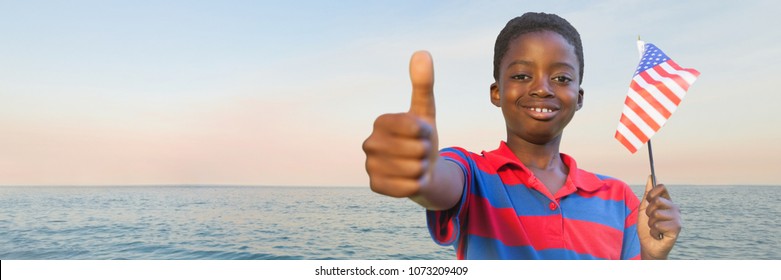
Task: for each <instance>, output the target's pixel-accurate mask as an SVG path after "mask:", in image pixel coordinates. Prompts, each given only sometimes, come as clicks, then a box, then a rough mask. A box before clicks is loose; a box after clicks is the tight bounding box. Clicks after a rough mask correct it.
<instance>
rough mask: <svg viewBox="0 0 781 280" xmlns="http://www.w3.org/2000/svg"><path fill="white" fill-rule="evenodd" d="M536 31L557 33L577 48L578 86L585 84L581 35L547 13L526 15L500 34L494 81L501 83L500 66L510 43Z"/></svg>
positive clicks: (507, 26) (497, 40)
mask: <svg viewBox="0 0 781 280" xmlns="http://www.w3.org/2000/svg"><path fill="white" fill-rule="evenodd" d="M536 31H552V32H556V33H558V34H559V35H561V36H562V37H564V39H565V40H567V42H569V43H570V44H571V45H572V46H573V47H574V48H575V56H577V58H578V63H579V64H580V65H579V69H578V74H579V77H578V84H581V83H582V82H583V65H584V64H583V44H582V43H581V41H580V34H579V33H578V31H577V30H576V29H575V27H573V26H572V25H571V24H570V23H569V22H568V21H567V20H565V19H563V18H561V17H559V16H557V15H554V14H546V13H525V14H523V15H522V16H520V17H516V18H514V19H512V20H510V21H509V22H507V25H506V26H505V27H504V29H502V31H501V32H499V36H497V37H496V44H495V45H494V79H495V80H496V81H499V65H500V64H501V63H502V58H503V57H504V55H505V53H507V49H509V47H510V42H511V41H512V40H513V39H515V38H518V36H520V35H523V34H526V33H530V32H536Z"/></svg>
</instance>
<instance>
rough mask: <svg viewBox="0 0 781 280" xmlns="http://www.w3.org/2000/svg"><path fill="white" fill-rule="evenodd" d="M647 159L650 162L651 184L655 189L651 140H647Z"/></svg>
mask: <svg viewBox="0 0 781 280" xmlns="http://www.w3.org/2000/svg"><path fill="white" fill-rule="evenodd" d="M648 159H649V160H650V161H651V183H652V184H653V187H654V188H655V187H656V172H655V171H654V152H653V149H651V139H648Z"/></svg>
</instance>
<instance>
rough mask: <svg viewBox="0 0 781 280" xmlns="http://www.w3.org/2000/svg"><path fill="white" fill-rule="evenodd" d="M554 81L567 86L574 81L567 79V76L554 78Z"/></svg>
mask: <svg viewBox="0 0 781 280" xmlns="http://www.w3.org/2000/svg"><path fill="white" fill-rule="evenodd" d="M553 80H554V81H556V82H558V83H563V84H566V83H569V82H571V81H572V79H570V78H569V77H566V76H557V77H553Z"/></svg>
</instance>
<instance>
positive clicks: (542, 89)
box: [529, 79, 553, 98]
mask: <svg viewBox="0 0 781 280" xmlns="http://www.w3.org/2000/svg"><path fill="white" fill-rule="evenodd" d="M529 94H530V95H531V96H535V97H542V98H545V97H551V96H553V91H552V90H551V88H550V83H549V82H548V80H547V79H538V80H537V81H536V83H534V84H533V85H532V90H531V92H530V93H529Z"/></svg>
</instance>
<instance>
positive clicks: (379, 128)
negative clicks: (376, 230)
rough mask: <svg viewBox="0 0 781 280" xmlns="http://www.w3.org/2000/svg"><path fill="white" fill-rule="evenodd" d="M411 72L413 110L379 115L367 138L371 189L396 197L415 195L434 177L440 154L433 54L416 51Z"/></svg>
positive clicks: (365, 143)
mask: <svg viewBox="0 0 781 280" xmlns="http://www.w3.org/2000/svg"><path fill="white" fill-rule="evenodd" d="M409 74H410V80H411V81H412V103H411V105H410V109H409V112H407V113H397V114H384V115H382V116H380V117H378V118H377V119H376V120H375V121H374V130H373V131H372V134H371V135H369V138H367V139H366V141H364V142H363V151H364V152H365V153H366V172H367V173H369V180H370V183H369V184H370V186H371V189H372V190H373V191H375V192H377V193H381V194H385V195H389V196H393V197H409V196H412V195H415V194H416V193H417V192H418V191H419V190H420V188H421V186H423V185H425V184H426V183H427V182H428V181H430V180H431V177H432V174H431V173H432V170H433V169H434V165H435V164H436V162H437V158H438V157H439V152H438V150H439V146H438V138H437V128H436V123H435V106H434V65H433V61H432V59H431V55H430V54H429V53H428V52H426V51H418V52H415V54H413V55H412V59H410V65H409Z"/></svg>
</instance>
